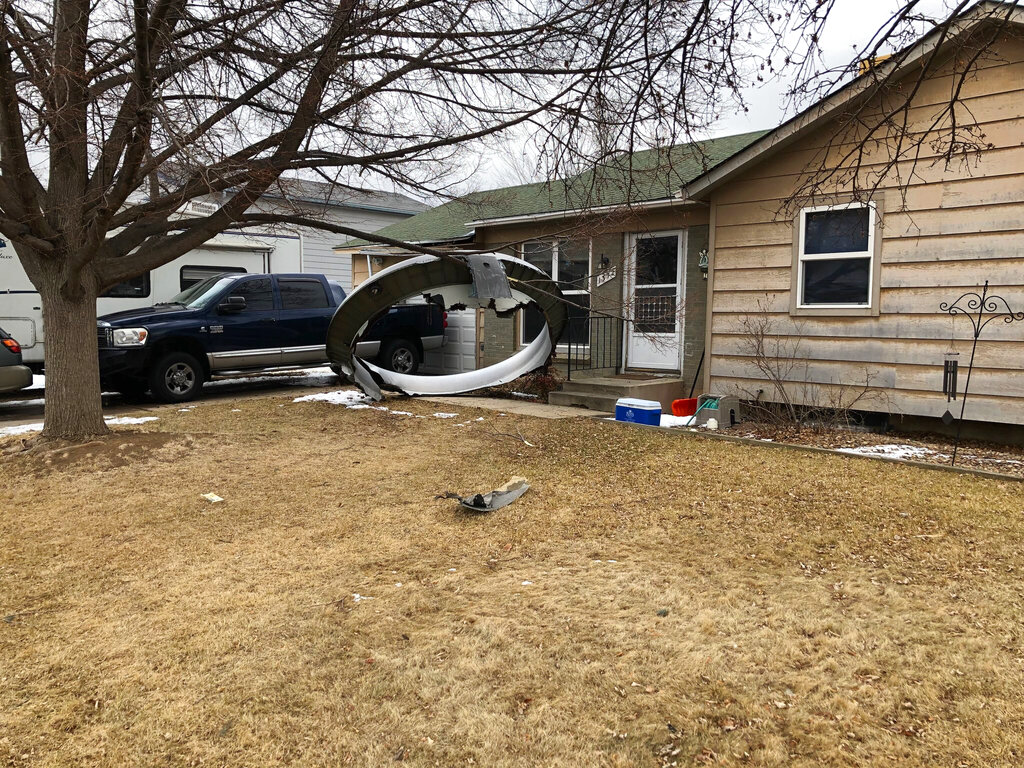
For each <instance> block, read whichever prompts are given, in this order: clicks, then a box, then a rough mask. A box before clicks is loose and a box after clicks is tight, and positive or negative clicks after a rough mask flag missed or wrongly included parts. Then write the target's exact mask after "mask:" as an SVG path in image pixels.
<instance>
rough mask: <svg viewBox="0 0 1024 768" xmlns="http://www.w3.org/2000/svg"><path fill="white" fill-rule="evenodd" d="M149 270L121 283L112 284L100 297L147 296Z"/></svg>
mask: <svg viewBox="0 0 1024 768" xmlns="http://www.w3.org/2000/svg"><path fill="white" fill-rule="evenodd" d="M149 291H150V287H149V272H146V273H145V274H143V275H139V276H138V277H133V278H132V279H131V280H125V281H124V282H123V283H118V284H117V285H112V286H111V287H110V288H108V289H107V290H106V292H105V293H104V294H103V296H102V297H101V298H104V299H144V298H146V297H147V296H149Z"/></svg>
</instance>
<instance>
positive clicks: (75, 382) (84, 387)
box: [38, 281, 108, 441]
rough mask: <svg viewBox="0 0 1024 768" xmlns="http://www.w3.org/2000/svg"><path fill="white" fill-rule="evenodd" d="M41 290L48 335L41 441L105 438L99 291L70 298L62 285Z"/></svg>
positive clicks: (79, 293)
mask: <svg viewBox="0 0 1024 768" xmlns="http://www.w3.org/2000/svg"><path fill="white" fill-rule="evenodd" d="M46 282H49V281H46ZM38 287H39V294H40V298H41V299H42V302H43V304H42V306H43V327H44V329H45V334H46V408H45V416H44V427H43V437H44V438H47V439H62V440H74V441H81V440H85V439H87V438H90V437H95V436H97V435H104V434H106V433H107V431H108V430H107V425H106V423H104V421H103V401H102V399H101V397H100V364H99V353H98V350H97V346H98V345H97V343H96V293H95V291H92V290H88V289H86V290H81V291H77V292H76V295H74V296H73V297H68V296H67V295H66V292H62V291H61V289H60V287H58V286H49V285H41V286H38Z"/></svg>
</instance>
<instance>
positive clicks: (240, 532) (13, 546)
mask: <svg viewBox="0 0 1024 768" xmlns="http://www.w3.org/2000/svg"><path fill="white" fill-rule="evenodd" d="M392 407H397V408H404V409H406V410H409V411H413V412H415V413H417V414H425V415H426V416H427V418H423V419H415V418H411V417H408V416H396V415H393V414H391V413H384V412H380V411H372V410H347V409H345V408H342V407H338V406H332V405H326V404H318V403H302V404H292V403H291V401H290V399H283V398H278V399H273V398H268V399H263V400H248V401H244V402H238V403H230V402H227V403H225V402H218V403H210V404H200V405H199V406H198V407H197V408H195V409H194V410H191V411H188V412H186V413H180V412H178V411H176V410H174V409H170V410H167V411H163V412H162V413H161V420H160V421H157V422H153V423H151V424H148V425H146V426H145V427H143V428H142V431H141V432H131V433H125V432H122V433H119V434H117V435H116V436H114V437H112V438H111V439H109V440H106V441H103V442H101V443H97V444H92V445H89V446H85V447H84V448H80V449H77V450H75V451H71V452H70V453H68V455H66V456H65V455H63V453H62V452H60V451H58V452H56V453H52V454H49V455H45V454H40V453H38V452H36V453H28V454H25V453H22V454H15V455H5V456H0V462H2V463H0V469H2V473H0V509H2V516H0V619H2V620H0V764H2V765H9V766H93V765H102V766H135V765H138V766H157V765H159V766H184V765H210V766H222V765H223V766H270V765H295V766H314V765H316V766H320V765H331V766H335V765H356V766H383V765H398V764H409V765H415V766H428V765H440V766H453V765H478V766H513V765H514V766H577V765H585V766H632V765H636V766H662V765H671V764H678V765H693V764H721V765H743V764H749V765H762V766H766V765H772V766H777V765H828V766H832V765H842V766H860V765H875V764H877V765H896V764H899V765H914V766H939V765H941V766H951V767H954V766H961V765H969V766H997V765H999V766H1001V765H1005V766H1011V765H1020V764H1021V762H1022V761H1024V754H1022V751H1024V695H1022V694H1024V647H1022V643H1024V628H1022V623H1021V617H1022V616H1024V596H1022V582H1021V572H1022V569H1024V557H1022V547H1024V545H1022V543H1021V542H1022V537H1021V534H1022V532H1024V493H1022V486H1021V485H1019V484H1016V483H1010V482H1006V483H1001V482H997V481H992V480H984V479H978V478H974V477H967V476H958V475H952V474H945V473H940V472H929V471H923V470H918V469H913V468H907V467H900V466H894V465H891V464H884V463H877V462H872V461H869V460H860V459H846V458H840V457H828V456H817V455H807V454H802V453H796V452H789V451H782V450H772V449H768V448H759V447H752V446H743V445H734V444H728V443H725V442H718V441H709V440H701V439H696V438H692V437H680V436H677V435H670V434H661V433H655V432H652V431H646V430H638V429H632V428H625V427H622V426H618V425H615V424H609V423H605V422H599V421H595V420H584V419H580V420H572V421H543V420H540V419H531V418H525V417H500V416H498V415H497V414H496V413H493V412H484V411H480V412H477V411H472V410H470V409H449V410H459V411H460V418H459V419H437V418H433V417H432V416H431V415H430V414H432V412H433V411H434V410H437V408H436V406H432V405H431V404H429V403H425V402H420V401H405V402H401V404H396V405H393V406H392ZM233 408H240V409H241V410H240V411H239V412H233V411H232V409H233ZM478 416H483V417H484V419H485V420H484V421H481V422H476V421H474V422H472V423H471V424H468V425H466V426H461V427H460V426H456V423H460V422H463V421H465V420H466V419H467V418H469V417H472V418H476V417H478ZM516 429H519V430H521V431H522V433H523V434H524V435H525V436H526V437H527V439H528V440H529V441H530V442H532V443H535V444H536V445H537V447H536V448H530V447H527V446H526V445H524V444H523V443H521V442H519V441H518V440H515V439H511V438H508V437H502V436H496V435H493V434H491V432H494V431H499V432H515V430H516ZM513 474H523V475H526V476H527V477H528V478H529V479H530V480H531V482H532V483H533V486H534V487H533V490H531V491H530V492H529V493H528V494H527V495H526V496H524V497H523V498H522V499H521V500H520V501H519V502H517V503H515V504H514V505H513V506H510V507H507V508H506V509H504V510H501V511H500V512H497V513H495V514H491V515H487V516H472V515H465V514H460V513H459V512H457V511H456V510H455V508H454V504H453V502H451V501H444V500H440V501H439V500H435V499H434V496H435V495H436V494H438V493H441V492H443V491H446V490H469V489H487V488H490V487H493V486H496V485H498V484H500V483H502V482H504V481H505V480H507V479H508V477H509V476H511V475H513ZM211 491H212V492H216V493H217V494H219V495H221V496H223V497H224V498H225V499H226V501H225V502H224V503H222V504H211V503H209V502H207V501H205V500H203V499H201V498H200V494H202V493H205V492H211ZM527 582H529V583H527ZM354 594H358V595H363V596H367V597H370V598H372V599H365V600H360V601H356V600H355V599H354V598H353V595H354Z"/></svg>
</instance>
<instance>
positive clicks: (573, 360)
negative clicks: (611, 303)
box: [556, 314, 622, 381]
mask: <svg viewBox="0 0 1024 768" xmlns="http://www.w3.org/2000/svg"><path fill="white" fill-rule="evenodd" d="M556 360H564V361H565V367H566V373H565V377H566V379H567V380H569V381H572V372H573V371H584V370H601V369H610V370H612V371H613V372H617V371H618V369H619V367H620V366H621V364H622V319H621V318H618V317H611V316H609V315H597V314H589V315H584V316H579V317H570V318H569V322H568V323H567V325H566V328H565V331H564V332H563V333H562V337H561V339H560V340H559V342H558V349H557V352H556Z"/></svg>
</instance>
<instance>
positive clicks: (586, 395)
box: [548, 376, 689, 413]
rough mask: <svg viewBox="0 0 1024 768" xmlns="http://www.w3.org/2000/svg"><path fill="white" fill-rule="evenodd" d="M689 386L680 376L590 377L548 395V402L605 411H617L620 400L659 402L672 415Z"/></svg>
mask: <svg viewBox="0 0 1024 768" xmlns="http://www.w3.org/2000/svg"><path fill="white" fill-rule="evenodd" d="M688 388H689V384H688V383H687V382H686V381H684V380H683V379H681V378H676V377H670V376H666V377H646V376H645V377H638V378H635V379H634V378H629V377H624V376H615V377H610V376H609V377H588V378H580V379H573V380H572V381H567V382H565V384H564V385H563V386H562V389H561V390H560V391H558V392H552V393H551V394H550V395H548V402H550V403H554V404H557V405H575V406H580V407H583V408H591V409H594V410H601V411H614V410H615V401H616V400H618V399H619V398H620V397H637V398H640V399H642V400H657V401H658V402H660V403H661V407H662V411H664V412H666V413H671V411H672V401H673V400H678V399H679V398H681V397H686V394H687V392H688Z"/></svg>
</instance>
